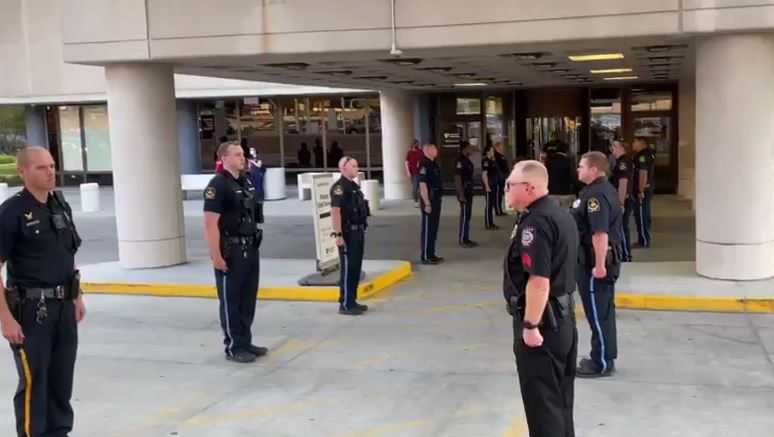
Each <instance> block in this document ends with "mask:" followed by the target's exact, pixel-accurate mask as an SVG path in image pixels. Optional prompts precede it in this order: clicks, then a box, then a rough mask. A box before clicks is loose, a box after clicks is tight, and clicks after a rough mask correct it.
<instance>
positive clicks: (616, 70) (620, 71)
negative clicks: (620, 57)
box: [589, 68, 632, 74]
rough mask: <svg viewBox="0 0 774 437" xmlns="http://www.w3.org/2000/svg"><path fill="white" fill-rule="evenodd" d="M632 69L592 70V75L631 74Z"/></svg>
mask: <svg viewBox="0 0 774 437" xmlns="http://www.w3.org/2000/svg"><path fill="white" fill-rule="evenodd" d="M631 72H632V69H631V68H608V69H606V70H590V71H589V73H591V74H615V73H631Z"/></svg>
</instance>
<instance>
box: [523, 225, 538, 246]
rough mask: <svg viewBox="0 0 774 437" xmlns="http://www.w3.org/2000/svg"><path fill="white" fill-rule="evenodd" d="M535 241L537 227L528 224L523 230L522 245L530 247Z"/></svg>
mask: <svg viewBox="0 0 774 437" xmlns="http://www.w3.org/2000/svg"><path fill="white" fill-rule="evenodd" d="M533 241H535V228H533V227H532V226H527V227H526V228H524V230H523V231H521V245H522V246H524V247H529V246H530V244H532V242H533Z"/></svg>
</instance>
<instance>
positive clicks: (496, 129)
mask: <svg viewBox="0 0 774 437" xmlns="http://www.w3.org/2000/svg"><path fill="white" fill-rule="evenodd" d="M486 133H487V143H486V145H487V146H493V145H495V144H496V143H501V142H503V141H504V140H505V119H504V118H503V99H502V97H489V98H487V99H486Z"/></svg>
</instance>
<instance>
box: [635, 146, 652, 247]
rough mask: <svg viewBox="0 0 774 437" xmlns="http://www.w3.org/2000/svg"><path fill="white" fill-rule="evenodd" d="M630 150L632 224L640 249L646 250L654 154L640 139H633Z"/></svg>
mask: <svg viewBox="0 0 774 437" xmlns="http://www.w3.org/2000/svg"><path fill="white" fill-rule="evenodd" d="M632 148H633V149H634V181H633V182H634V187H633V190H634V201H635V214H634V222H635V223H636V224H637V236H638V238H639V243H640V247H643V248H648V247H650V243H651V240H652V235H651V233H650V229H651V221H652V220H651V209H650V206H651V200H652V199H653V192H654V190H655V188H656V184H655V181H654V180H653V177H654V174H655V171H656V152H655V151H653V149H651V148H650V146H648V142H647V141H646V140H645V138H642V137H637V138H635V139H634V142H633V143H632Z"/></svg>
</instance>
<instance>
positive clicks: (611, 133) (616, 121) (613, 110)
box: [590, 88, 623, 153]
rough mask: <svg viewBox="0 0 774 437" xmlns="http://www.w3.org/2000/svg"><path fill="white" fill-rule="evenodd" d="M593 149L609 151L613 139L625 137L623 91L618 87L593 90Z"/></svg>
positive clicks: (591, 128)
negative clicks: (623, 128) (622, 105)
mask: <svg viewBox="0 0 774 437" xmlns="http://www.w3.org/2000/svg"><path fill="white" fill-rule="evenodd" d="M590 130H591V132H590V134H591V143H590V146H591V150H596V151H600V152H604V153H607V152H608V151H609V149H610V146H611V145H612V144H613V140H615V139H617V138H619V139H620V138H622V137H623V131H622V119H621V92H620V90H618V89H612V88H611V89H594V90H592V91H591V126H590Z"/></svg>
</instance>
